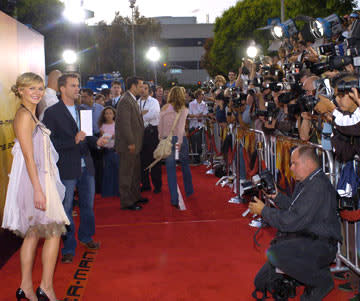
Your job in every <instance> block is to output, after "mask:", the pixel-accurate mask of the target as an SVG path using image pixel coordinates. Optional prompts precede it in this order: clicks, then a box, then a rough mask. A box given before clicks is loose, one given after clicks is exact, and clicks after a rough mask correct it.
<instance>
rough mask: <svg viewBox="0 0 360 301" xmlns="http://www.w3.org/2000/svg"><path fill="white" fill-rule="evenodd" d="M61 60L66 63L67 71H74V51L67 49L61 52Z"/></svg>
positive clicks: (75, 56) (75, 55)
mask: <svg viewBox="0 0 360 301" xmlns="http://www.w3.org/2000/svg"><path fill="white" fill-rule="evenodd" d="M62 56H63V60H64V62H65V63H66V69H67V71H75V70H74V69H75V68H74V67H75V66H74V64H75V62H76V61H77V54H76V52H75V51H74V50H71V49H67V50H65V51H64V52H63V55H62Z"/></svg>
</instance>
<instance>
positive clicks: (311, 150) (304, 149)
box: [295, 145, 320, 166]
mask: <svg viewBox="0 0 360 301" xmlns="http://www.w3.org/2000/svg"><path fill="white" fill-rule="evenodd" d="M295 150H297V151H298V153H299V157H301V158H307V159H310V160H311V161H313V162H314V163H315V164H316V165H317V166H320V159H319V156H318V155H317V153H316V149H315V147H312V146H308V145H300V146H298V147H297V148H296V149H295Z"/></svg>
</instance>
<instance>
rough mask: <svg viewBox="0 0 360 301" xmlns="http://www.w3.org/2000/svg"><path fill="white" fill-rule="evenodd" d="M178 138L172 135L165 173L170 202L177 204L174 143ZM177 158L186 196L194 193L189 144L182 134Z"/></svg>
mask: <svg viewBox="0 0 360 301" xmlns="http://www.w3.org/2000/svg"><path fill="white" fill-rule="evenodd" d="M177 140H178V138H177V137H176V136H173V137H172V143H173V147H172V151H171V155H170V156H169V157H167V158H166V160H165V164H166V173H167V179H168V186H169V190H170V195H171V204H173V205H178V204H179V199H178V198H179V195H178V192H177V179H176V160H175V143H176V142H177ZM179 160H180V163H181V171H182V175H183V182H184V188H185V193H186V196H190V195H192V194H193V193H194V188H193V185H192V177H191V172H190V167H189V146H188V141H187V138H186V137H185V136H184V138H183V142H182V144H181V147H180V152H179Z"/></svg>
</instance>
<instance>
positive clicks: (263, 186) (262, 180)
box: [242, 169, 276, 197]
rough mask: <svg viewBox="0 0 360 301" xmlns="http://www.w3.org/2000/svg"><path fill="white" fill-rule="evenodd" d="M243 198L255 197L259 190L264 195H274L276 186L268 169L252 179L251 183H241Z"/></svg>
mask: <svg viewBox="0 0 360 301" xmlns="http://www.w3.org/2000/svg"><path fill="white" fill-rule="evenodd" d="M242 187H243V189H244V192H243V196H251V197H253V196H257V195H258V194H259V191H260V190H263V191H264V192H265V193H266V194H275V193H276V186H275V181H274V177H273V175H272V174H271V172H270V171H269V170H268V169H265V170H264V171H263V172H261V173H259V174H257V175H255V176H253V177H252V179H251V181H246V182H244V183H242Z"/></svg>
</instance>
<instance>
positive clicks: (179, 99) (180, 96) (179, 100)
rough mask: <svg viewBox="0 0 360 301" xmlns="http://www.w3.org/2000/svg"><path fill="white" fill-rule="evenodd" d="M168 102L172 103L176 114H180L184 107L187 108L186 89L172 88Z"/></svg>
mask: <svg viewBox="0 0 360 301" xmlns="http://www.w3.org/2000/svg"><path fill="white" fill-rule="evenodd" d="M167 102H168V103H170V104H171V105H172V106H173V107H174V110H175V112H179V111H180V110H181V108H182V107H184V106H185V89H184V87H179V86H175V87H172V88H171V90H170V92H169V95H168V99H167Z"/></svg>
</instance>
